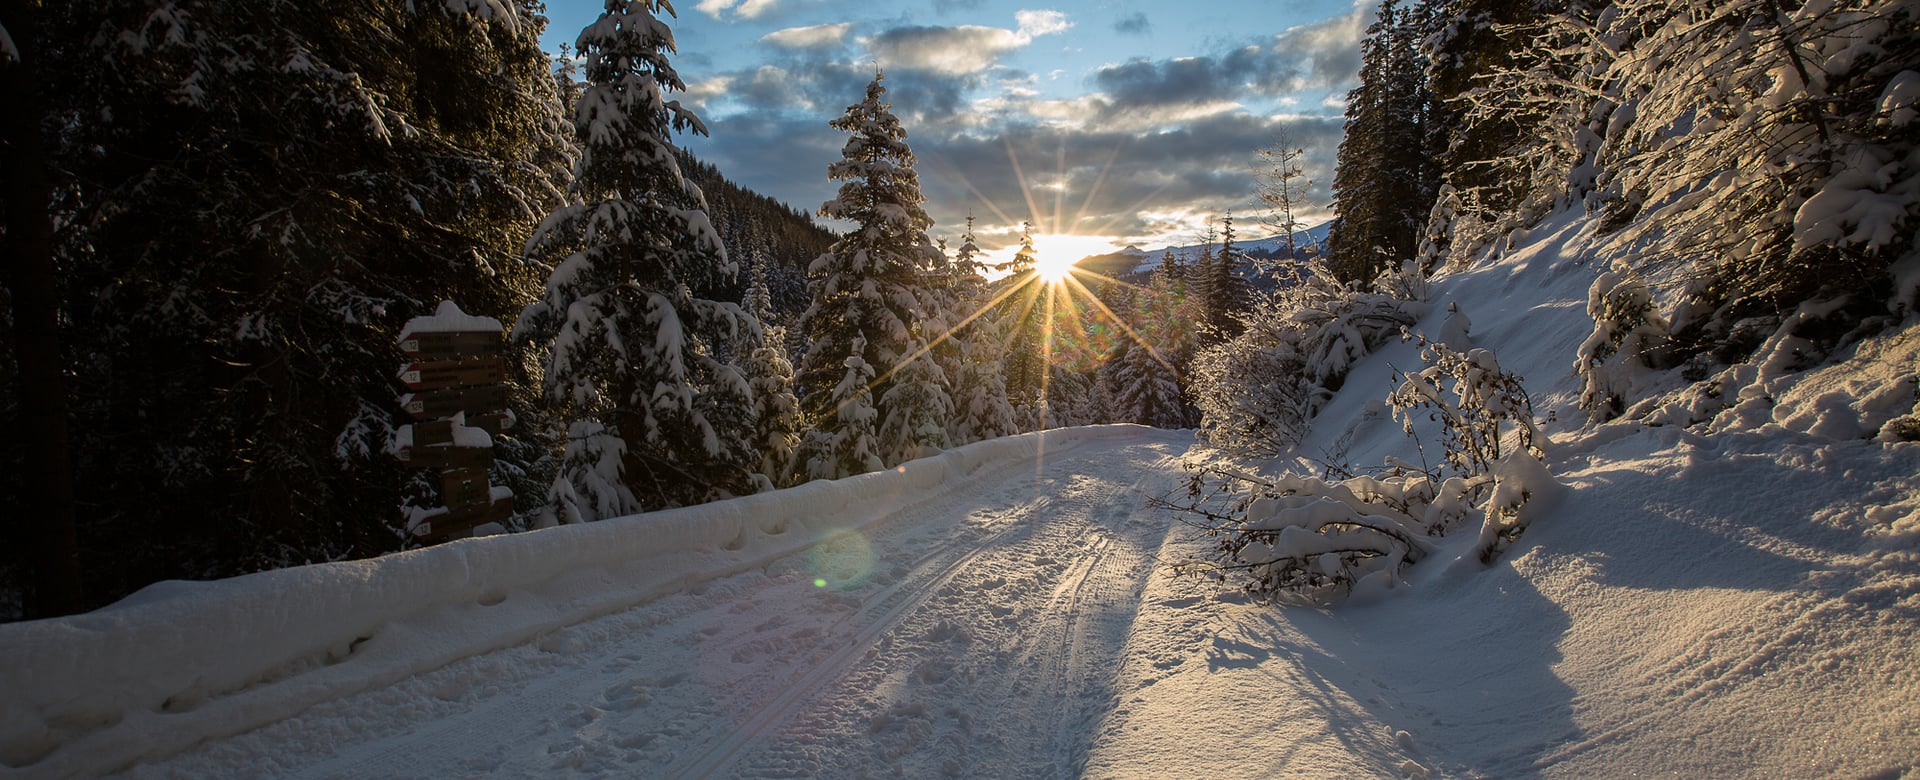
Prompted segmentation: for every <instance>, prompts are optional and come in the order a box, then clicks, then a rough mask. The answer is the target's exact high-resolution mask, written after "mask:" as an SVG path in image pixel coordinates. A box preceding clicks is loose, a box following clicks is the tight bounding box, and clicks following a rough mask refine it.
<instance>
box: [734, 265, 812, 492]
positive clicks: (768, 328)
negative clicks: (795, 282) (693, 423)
mask: <svg viewBox="0 0 1920 780" xmlns="http://www.w3.org/2000/svg"><path fill="white" fill-rule="evenodd" d="M752 259H753V261H754V262H753V283H752V285H751V286H749V287H748V288H747V300H746V303H747V313H748V314H749V315H751V316H752V317H753V318H754V320H756V321H758V322H759V323H760V328H761V339H760V342H759V343H758V344H756V345H754V346H753V348H752V351H751V352H749V353H748V355H747V358H746V360H745V361H744V363H743V365H742V369H743V370H744V371H745V372H746V375H747V381H748V382H749V383H750V384H751V385H752V386H753V445H754V448H755V449H757V450H759V453H760V466H759V474H760V476H762V477H764V478H766V485H767V486H771V487H776V488H781V487H787V486H789V485H791V484H793V480H794V459H795V455H796V449H797V447H798V446H799V442H800V436H799V431H800V428H801V426H802V424H803V423H804V420H803V419H802V418H801V415H800V399H799V398H797V397H795V396H794V393H793V364H792V363H791V362H789V361H788V359H787V329H786V328H783V327H780V326H779V325H776V324H774V312H773V296H772V294H771V293H770V292H769V291H768V289H767V272H766V270H767V269H766V258H765V257H764V256H761V255H755V256H753V258H752Z"/></svg>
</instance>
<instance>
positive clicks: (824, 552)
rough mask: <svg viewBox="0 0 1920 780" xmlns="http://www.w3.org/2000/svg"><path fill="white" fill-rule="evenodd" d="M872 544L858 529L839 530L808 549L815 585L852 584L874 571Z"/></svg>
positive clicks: (862, 580) (809, 565)
mask: <svg viewBox="0 0 1920 780" xmlns="http://www.w3.org/2000/svg"><path fill="white" fill-rule="evenodd" d="M873 564H874V554H873V545H871V544H868V543H867V537H865V536H863V535H861V533H860V532H858V531H838V532H834V533H832V534H829V535H828V536H827V537H826V538H824V539H821V540H820V541H819V543H817V544H815V545H814V546H813V548H812V549H810V550H808V551H807V566H808V568H810V569H811V570H812V571H813V574H814V580H813V585H814V587H816V588H834V589H836V590H839V589H845V588H850V587H853V586H856V585H859V584H860V583H863V582H866V581H867V578H868V577H870V576H872V575H873Z"/></svg>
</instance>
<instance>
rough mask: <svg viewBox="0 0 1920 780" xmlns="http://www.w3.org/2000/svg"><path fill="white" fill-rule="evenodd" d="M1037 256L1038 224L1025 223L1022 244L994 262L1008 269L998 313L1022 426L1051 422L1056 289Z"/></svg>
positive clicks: (999, 285) (1010, 393) (1012, 400)
mask: <svg viewBox="0 0 1920 780" xmlns="http://www.w3.org/2000/svg"><path fill="white" fill-rule="evenodd" d="M1037 259H1038V255H1037V254H1036V253H1035V251H1034V248H1033V223H1031V222H1023V223H1021V225H1020V248H1019V249H1018V250H1015V252H1014V253H1013V257H1012V258H1010V259H1009V260H1007V261H1006V262H1003V263H998V264H996V265H995V266H994V271H995V272H996V273H1002V274H1005V275H1004V276H1002V277H1001V278H1000V280H999V281H998V282H996V285H995V286H996V289H997V290H998V291H999V292H998V293H996V295H1001V296H1005V297H1004V298H1002V299H1001V302H1000V305H999V308H998V311H997V312H996V317H997V319H998V329H999V330H1000V343H1001V350H1000V352H1001V355H1002V357H1001V366H1002V368H1004V369H1005V376H1006V390H1007V402H1008V403H1009V404H1011V405H1012V407H1013V410H1014V420H1015V424H1016V425H1017V427H1018V428H1019V429H1020V430H1038V429H1040V428H1041V427H1043V426H1044V425H1045V423H1046V411H1045V408H1046V403H1047V397H1046V395H1047V386H1046V383H1047V379H1048V377H1047V354H1048V347H1050V346H1051V345H1050V344H1049V343H1048V338H1049V337H1050V336H1051V335H1052V334H1051V331H1049V330H1048V328H1047V326H1048V324H1049V322H1050V321H1051V319H1052V316H1053V304H1054V301H1053V290H1052V289H1050V288H1049V286H1048V285H1046V284H1044V283H1042V282H1041V281H1040V279H1039V277H1038V276H1037V275H1036V274H1035V273H1034V270H1033V268H1034V265H1035V262H1036V260H1037Z"/></svg>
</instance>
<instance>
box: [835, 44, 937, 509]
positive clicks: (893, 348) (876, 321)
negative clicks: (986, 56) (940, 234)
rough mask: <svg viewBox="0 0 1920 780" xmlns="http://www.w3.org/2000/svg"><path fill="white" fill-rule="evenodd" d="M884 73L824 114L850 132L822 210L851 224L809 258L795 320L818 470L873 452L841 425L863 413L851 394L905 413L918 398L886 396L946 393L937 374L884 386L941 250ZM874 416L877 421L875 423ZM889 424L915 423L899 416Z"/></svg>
mask: <svg viewBox="0 0 1920 780" xmlns="http://www.w3.org/2000/svg"><path fill="white" fill-rule="evenodd" d="M881 78H882V77H881V76H880V75H879V74H875V76H874V78H873V81H872V82H871V83H869V84H868V85H867V92H866V97H865V99H863V100H862V101H860V102H859V103H855V104H853V105H851V106H848V107H847V113H846V114H845V115H844V116H841V117H840V118H838V119H835V120H833V122H832V123H831V124H832V126H833V127H834V129H836V130H841V131H843V132H846V133H848V134H849V136H850V137H849V138H848V139H847V143H846V146H845V147H843V148H842V150H841V154H842V159H840V160H839V161H837V162H834V163H833V164H831V165H829V166H828V168H827V176H828V178H829V179H832V180H834V181H840V182H843V184H841V185H840V191H839V194H838V197H835V198H834V199H833V200H829V201H827V202H826V203H824V204H822V205H821V206H820V216H823V217H827V218H830V219H843V220H846V221H848V222H851V223H853V229H851V230H849V231H848V232H847V233H846V234H845V235H843V236H842V237H841V238H840V240H839V241H836V242H834V245H833V247H832V249H830V250H829V251H828V252H827V253H826V254H823V255H821V256H820V257H819V258H817V259H815V260H814V261H813V263H812V265H811V266H810V267H809V268H808V276H809V277H810V278H811V282H810V283H809V285H808V288H809V291H810V292H811V293H812V296H813V303H812V305H811V306H809V307H808V309H807V312H806V314H805V315H804V316H803V317H802V320H801V323H802V325H801V327H802V329H803V330H804V331H805V333H806V334H807V352H806V355H805V356H804V357H803V358H802V359H801V362H800V386H801V388H802V391H803V394H802V396H801V400H802V405H803V407H804V408H805V409H806V410H807V412H808V416H809V417H810V418H811V419H812V421H813V425H814V430H813V433H812V434H811V435H810V437H809V439H810V441H809V443H808V445H807V446H808V447H809V453H810V454H809V456H808V458H809V460H810V461H811V462H813V463H815V464H826V463H831V464H832V465H831V467H828V468H825V470H824V471H822V470H821V469H820V468H816V469H814V470H813V471H812V473H813V474H814V475H815V476H822V475H825V476H831V477H841V476H847V475H849V474H855V473H859V471H863V470H865V469H866V468H867V466H868V464H869V463H871V462H874V461H872V460H870V459H868V458H866V457H864V456H861V455H860V454H859V453H858V452H857V450H858V449H859V448H860V447H864V446H865V445H858V446H856V443H855V440H857V439H858V438H859V437H858V436H856V435H854V432H853V431H851V430H848V429H846V428H845V427H844V426H847V425H855V424H862V423H860V422H859V419H858V418H859V417H860V415H852V416H849V413H848V411H847V408H846V406H847V404H848V403H850V402H852V401H853V399H857V398H859V397H862V396H866V395H871V397H873V398H878V399H880V405H879V406H878V407H877V408H876V409H875V411H876V413H877V414H879V415H880V416H881V417H882V418H887V417H890V416H893V415H896V414H898V415H905V418H903V419H910V418H913V417H914V416H915V415H919V414H921V413H922V412H921V411H920V410H919V408H918V407H912V408H909V407H904V406H903V407H901V408H897V409H896V408H892V407H890V406H889V405H888V404H889V398H892V399H895V400H898V401H900V402H902V403H905V402H906V401H907V400H909V399H939V398H944V397H946V395H947V394H948V389H947V388H946V386H945V383H944V380H943V381H941V382H940V384H939V385H938V386H930V387H927V388H925V392H924V393H908V394H906V395H899V396H895V395H892V394H891V393H890V391H891V390H892V389H893V387H894V385H895V384H897V383H899V382H902V381H907V379H906V378H903V377H901V376H899V375H898V372H899V369H900V368H901V367H902V365H903V364H904V363H905V362H907V360H908V359H909V358H911V357H913V356H914V355H915V354H916V353H918V352H920V351H921V349H922V346H923V342H922V341H921V340H920V339H919V337H918V336H917V334H916V331H917V330H918V326H919V324H920V322H921V320H922V318H923V316H924V314H923V313H924V312H925V311H926V303H927V302H926V301H925V300H923V289H924V286H925V284H926V280H927V278H928V275H929V274H931V273H932V272H933V270H934V268H935V267H936V266H937V265H938V263H939V258H938V256H937V255H938V250H936V249H934V247H933V241H932V240H930V239H929V238H928V237H927V229H928V228H929V227H932V225H933V220H932V219H931V218H929V217H928V216H927V213H926V210H925V209H924V208H922V206H921V203H923V202H924V200H925V198H923V197H922V196H921V194H920V178H919V175H918V174H917V173H915V172H914V170H913V164H914V157H913V151H912V150H911V149H909V148H908V146H907V131H906V130H905V129H903V128H902V127H901V126H900V120H899V118H897V117H895V116H894V114H893V111H892V107H891V105H889V104H888V103H886V102H885V101H884V99H883V98H884V96H885V95H886V91H887V90H886V87H884V86H882V85H881V83H880V82H881ZM862 371H868V372H871V373H870V374H869V375H868V380H867V381H870V382H872V383H873V387H871V388H862V389H861V390H860V391H859V392H854V391H853V389H852V388H848V387H846V386H845V385H846V382H847V380H848V377H852V376H854V375H855V374H857V373H859V372H862ZM936 376H938V372H913V381H922V382H924V381H928V380H931V379H933V378H934V377H936ZM946 403H948V404H950V403H951V401H947V402H946ZM938 405H939V404H937V403H936V404H935V407H936V408H937V407H938ZM880 425H881V423H879V422H878V421H875V422H874V429H878V428H879V427H880ZM894 427H895V428H896V429H901V430H904V429H908V428H911V427H913V425H912V424H910V423H906V422H899V423H895V424H894ZM849 448H853V449H849ZM829 453H831V454H829ZM868 454H872V455H875V456H877V457H878V458H879V459H880V460H882V461H885V460H889V459H896V460H897V459H898V458H899V457H901V456H902V455H904V453H902V452H885V451H884V450H878V449H875V450H871V451H869V452H868ZM849 469H851V470H849Z"/></svg>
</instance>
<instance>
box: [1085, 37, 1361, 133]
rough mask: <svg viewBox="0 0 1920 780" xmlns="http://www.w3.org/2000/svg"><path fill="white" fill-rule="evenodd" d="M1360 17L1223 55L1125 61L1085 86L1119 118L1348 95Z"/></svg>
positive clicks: (1357, 60) (1355, 70)
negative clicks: (1247, 100) (1258, 100)
mask: <svg viewBox="0 0 1920 780" xmlns="http://www.w3.org/2000/svg"><path fill="white" fill-rule="evenodd" d="M1359 21H1360V12H1358V11H1356V12H1354V13H1352V14H1347V15H1344V16H1340V17H1336V18H1333V19H1329V20H1326V21H1323V22H1319V23H1316V24H1311V25H1306V26H1303V27H1297V28H1294V29H1291V30H1288V31H1286V32H1284V33H1281V34H1279V35H1276V36H1272V37H1271V38H1268V39H1265V40H1262V41H1257V42H1254V43H1249V44H1247V45H1243V46H1241V47H1239V48H1236V49H1234V50H1232V51H1229V52H1226V53H1225V54H1219V55H1212V56H1204V57H1183V58H1179V59H1170V60H1157V61H1156V60H1144V59H1136V60H1130V61H1128V62H1125V63H1121V64H1119V65H1112V66H1108V67H1105V68H1102V69H1100V70H1098V71H1095V72H1094V74H1093V76H1092V78H1091V79H1090V81H1091V83H1092V85H1093V86H1094V87H1095V88H1096V89H1098V90H1100V92H1101V93H1102V94H1101V98H1102V100H1103V101H1104V102H1105V103H1106V105H1107V106H1108V116H1109V117H1111V116H1114V115H1117V114H1121V113H1126V112H1132V111H1139V110H1143V109H1144V110H1152V109H1160V108H1167V107H1171V106H1198V105H1207V104H1210V103H1215V102H1219V101H1227V100H1236V99H1239V98H1241V97H1242V96H1245V95H1248V94H1253V95H1260V96H1263V97H1283V96H1287V95H1290V94H1293V93H1298V92H1309V91H1324V90H1333V91H1345V90H1346V89H1348V88H1350V87H1351V86H1352V85H1353V83H1354V80H1355V79H1356V77H1357V75H1358V73H1359V71H1360V29H1361V28H1360V26H1359Z"/></svg>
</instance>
